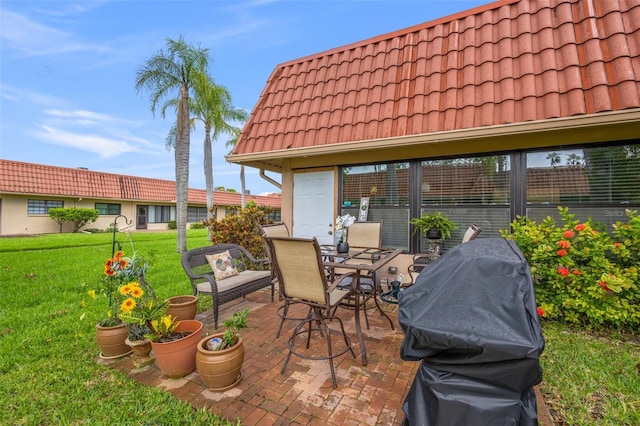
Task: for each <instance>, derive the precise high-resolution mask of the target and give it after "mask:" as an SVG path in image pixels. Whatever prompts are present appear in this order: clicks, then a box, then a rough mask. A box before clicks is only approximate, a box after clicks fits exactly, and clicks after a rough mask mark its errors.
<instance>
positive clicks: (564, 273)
mask: <svg viewBox="0 0 640 426" xmlns="http://www.w3.org/2000/svg"><path fill="white" fill-rule="evenodd" d="M558 273H559V274H560V275H562V276H563V277H566V276H567V275H569V270H568V269H567V268H565V267H564V266H561V267H559V268H558Z"/></svg>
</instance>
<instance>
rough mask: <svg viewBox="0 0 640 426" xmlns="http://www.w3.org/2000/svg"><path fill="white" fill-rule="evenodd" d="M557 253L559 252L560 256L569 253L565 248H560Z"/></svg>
mask: <svg viewBox="0 0 640 426" xmlns="http://www.w3.org/2000/svg"><path fill="white" fill-rule="evenodd" d="M556 254H557V255H558V256H560V257H562V256H566V255H567V251H566V250H563V249H560V250H558V251H557V252H556Z"/></svg>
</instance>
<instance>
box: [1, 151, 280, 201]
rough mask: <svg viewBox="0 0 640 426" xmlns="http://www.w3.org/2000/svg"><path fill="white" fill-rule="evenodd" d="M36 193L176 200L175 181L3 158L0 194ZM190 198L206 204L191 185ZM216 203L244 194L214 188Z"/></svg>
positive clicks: (256, 198)
mask: <svg viewBox="0 0 640 426" xmlns="http://www.w3.org/2000/svg"><path fill="white" fill-rule="evenodd" d="M1 193H13V194H33V195H53V196H62V197H64V196H67V197H69V196H71V197H83V198H96V199H106V200H109V199H114V200H135V201H148V202H168V203H175V199H176V188H175V182H174V181H171V180H162V179H150V178H144V177H136V176H125V175H117V174H112V173H103V172H95V171H91V170H86V169H72V168H67V167H56V166H47V165H43V164H32V163H23V162H20V161H11V160H2V159H0V194H1ZM251 200H253V201H255V202H256V203H257V204H258V205H268V206H272V207H280V205H281V197H280V196H279V195H273V196H261V195H247V196H246V201H247V202H248V201H251ZM189 202H190V203H194V204H202V205H206V204H207V198H206V191H205V190H203V189H193V188H190V189H189ZM214 203H215V204H217V205H226V206H239V205H241V194H240V193H231V192H222V191H215V195H214Z"/></svg>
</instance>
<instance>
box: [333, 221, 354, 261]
mask: <svg viewBox="0 0 640 426" xmlns="http://www.w3.org/2000/svg"><path fill="white" fill-rule="evenodd" d="M355 221H356V218H355V216H351V215H350V214H348V213H347V214H345V215H344V216H338V217H337V218H336V237H337V238H338V242H337V244H336V251H337V252H338V253H348V252H349V243H348V241H347V240H348V237H349V236H348V234H347V229H349V227H350V226H351V225H353V223H354V222H355Z"/></svg>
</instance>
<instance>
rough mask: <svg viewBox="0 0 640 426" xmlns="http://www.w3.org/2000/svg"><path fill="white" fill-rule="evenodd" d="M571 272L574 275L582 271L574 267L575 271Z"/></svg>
mask: <svg viewBox="0 0 640 426" xmlns="http://www.w3.org/2000/svg"><path fill="white" fill-rule="evenodd" d="M571 273H572V274H573V275H580V271H578V270H577V269H574V270H573V271H571Z"/></svg>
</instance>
